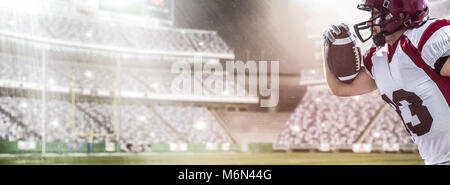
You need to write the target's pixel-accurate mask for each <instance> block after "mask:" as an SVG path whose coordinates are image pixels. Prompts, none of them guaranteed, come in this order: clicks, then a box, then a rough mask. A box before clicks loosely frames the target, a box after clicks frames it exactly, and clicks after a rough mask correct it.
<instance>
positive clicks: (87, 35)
mask: <svg viewBox="0 0 450 185" xmlns="http://www.w3.org/2000/svg"><path fill="white" fill-rule="evenodd" d="M84 35H86V37H89V38H91V37H92V31H87V32H86V33H85V34H84Z"/></svg>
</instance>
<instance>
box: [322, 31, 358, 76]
mask: <svg viewBox="0 0 450 185" xmlns="http://www.w3.org/2000/svg"><path fill="white" fill-rule="evenodd" d="M338 28H339V29H340V30H341V33H340V34H339V35H336V34H334V33H333V36H334V37H335V38H336V39H335V41H334V42H332V43H330V42H329V41H328V45H329V47H325V58H326V60H327V61H326V62H327V64H328V67H329V69H330V71H331V73H333V74H334V75H335V76H336V77H337V78H338V79H339V80H340V81H342V82H344V83H351V82H352V81H353V80H354V79H355V78H356V76H357V75H358V72H359V70H360V69H361V60H362V56H361V48H360V47H359V46H358V45H357V44H358V43H357V41H356V38H355V36H354V35H353V34H351V32H350V31H347V30H346V29H345V28H344V27H343V26H338Z"/></svg>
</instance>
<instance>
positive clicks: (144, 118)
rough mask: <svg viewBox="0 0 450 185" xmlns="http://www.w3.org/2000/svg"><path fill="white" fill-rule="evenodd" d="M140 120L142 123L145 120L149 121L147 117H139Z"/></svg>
mask: <svg viewBox="0 0 450 185" xmlns="http://www.w3.org/2000/svg"><path fill="white" fill-rule="evenodd" d="M139 120H140V121H145V120H147V118H146V117H145V116H139Z"/></svg>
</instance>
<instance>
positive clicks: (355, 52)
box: [352, 46, 361, 71]
mask: <svg viewBox="0 0 450 185" xmlns="http://www.w3.org/2000/svg"><path fill="white" fill-rule="evenodd" d="M352 49H353V54H354V55H355V59H356V71H359V69H360V68H361V64H360V62H359V61H360V60H361V58H360V56H359V51H358V48H356V46H353V47H352Z"/></svg>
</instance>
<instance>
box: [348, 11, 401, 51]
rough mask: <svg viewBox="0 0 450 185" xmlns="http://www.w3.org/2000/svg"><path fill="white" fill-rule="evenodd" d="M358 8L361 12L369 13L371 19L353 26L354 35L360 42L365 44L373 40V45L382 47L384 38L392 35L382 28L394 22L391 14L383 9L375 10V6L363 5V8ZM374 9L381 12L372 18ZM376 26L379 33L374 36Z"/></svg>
mask: <svg viewBox="0 0 450 185" xmlns="http://www.w3.org/2000/svg"><path fill="white" fill-rule="evenodd" d="M358 8H359V9H361V10H365V11H369V12H371V14H372V17H371V19H369V20H367V21H364V22H361V23H358V24H356V25H355V26H354V29H355V32H356V35H357V36H358V38H359V40H361V41H362V42H366V41H368V40H369V39H371V38H373V41H374V43H375V45H377V46H384V44H385V43H386V42H385V36H386V35H390V34H392V33H389V32H387V31H385V30H384V29H383V28H384V27H385V26H386V25H388V24H390V23H392V22H393V21H394V19H393V16H392V14H391V13H389V12H388V11H387V10H386V9H384V8H376V7H375V6H370V5H365V6H364V7H358ZM374 9H377V10H381V11H380V14H379V15H377V16H374ZM376 26H378V27H380V32H378V33H377V34H375V35H374V30H375V27H376ZM365 30H366V31H365ZM367 31H369V32H367Z"/></svg>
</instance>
